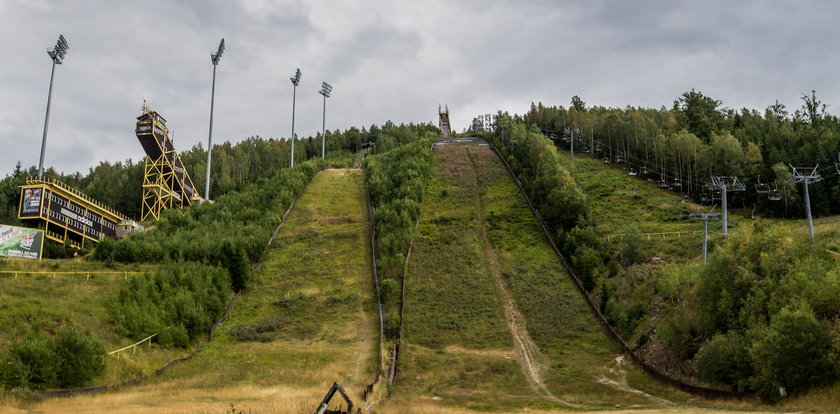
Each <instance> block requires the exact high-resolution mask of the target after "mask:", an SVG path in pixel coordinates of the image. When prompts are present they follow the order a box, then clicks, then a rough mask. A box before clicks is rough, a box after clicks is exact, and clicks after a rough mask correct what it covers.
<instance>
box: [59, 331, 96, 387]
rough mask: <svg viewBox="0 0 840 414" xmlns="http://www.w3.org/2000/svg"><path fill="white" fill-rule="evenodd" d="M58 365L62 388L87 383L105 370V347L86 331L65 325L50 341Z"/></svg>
mask: <svg viewBox="0 0 840 414" xmlns="http://www.w3.org/2000/svg"><path fill="white" fill-rule="evenodd" d="M50 347H51V348H52V350H53V353H54V355H55V358H56V364H57V365H58V381H57V385H58V386H59V387H62V388H70V387H79V386H82V385H85V384H87V383H88V382H89V381H90V380H91V379H93V378H94V377H95V376H97V375H99V374H100V373H102V371H103V370H105V359H104V355H105V349H104V348H103V347H102V344H101V343H99V342H97V341H96V340H94V339H93V338H92V337H91V336H90V335H89V334H87V333H86V332H82V331H80V330H78V328H75V327H72V326H69V325H64V326H62V327H61V328H59V330H58V335H57V336H56V337H55V339H54V340H53V341H52V342H51V343H50Z"/></svg>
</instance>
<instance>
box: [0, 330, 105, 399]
mask: <svg viewBox="0 0 840 414" xmlns="http://www.w3.org/2000/svg"><path fill="white" fill-rule="evenodd" d="M104 355H105V350H104V348H103V347H102V344H100V343H99V342H97V341H95V340H94V339H93V338H92V337H91V336H90V335H89V334H88V333H86V332H81V331H79V330H78V329H77V328H75V327H72V326H69V325H64V326H61V327H60V328H59V329H58V334H57V335H56V336H55V337H54V338H51V339H48V338H45V337H42V336H38V335H32V336H29V337H27V338H25V339H23V340H22V341H20V342H17V343H15V344H13V345H12V347H11V349H10V350H9V352H8V353H7V354H5V355H2V356H0V364H2V365H0V380H2V381H3V384H4V385H5V386H6V388H32V389H44V388H56V387H60V388H69V387H79V386H82V385H85V384H86V383H88V382H89V381H90V380H91V379H92V378H94V377H95V376H96V375H99V374H100V373H102V371H103V370H104V369H105V359H104Z"/></svg>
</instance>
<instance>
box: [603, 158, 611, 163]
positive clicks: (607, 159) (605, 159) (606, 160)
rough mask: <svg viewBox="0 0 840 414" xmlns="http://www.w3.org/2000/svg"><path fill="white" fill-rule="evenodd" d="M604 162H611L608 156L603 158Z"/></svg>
mask: <svg viewBox="0 0 840 414" xmlns="http://www.w3.org/2000/svg"><path fill="white" fill-rule="evenodd" d="M604 164H612V162H610V159H609V158H607V157H605V158H604Z"/></svg>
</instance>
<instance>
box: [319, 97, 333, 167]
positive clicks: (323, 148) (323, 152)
mask: <svg viewBox="0 0 840 414" xmlns="http://www.w3.org/2000/svg"><path fill="white" fill-rule="evenodd" d="M332 88H333V87H332V85H330V84H329V83H326V82H321V90H320V91H318V93H319V94H321V95H323V96H324V112H323V114H324V116H323V118H322V119H321V158H326V154H327V152H326V148H327V147H326V145H327V138H326V137H327V135H326V133H327V98H329V97H330V94H331V93H332Z"/></svg>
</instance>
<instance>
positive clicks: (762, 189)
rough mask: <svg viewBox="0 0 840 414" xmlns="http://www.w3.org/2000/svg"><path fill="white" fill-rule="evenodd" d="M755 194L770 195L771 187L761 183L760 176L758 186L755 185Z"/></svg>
mask: <svg viewBox="0 0 840 414" xmlns="http://www.w3.org/2000/svg"><path fill="white" fill-rule="evenodd" d="M755 192H756V193H759V194H769V193H770V186H769V185H767V184H762V183H761V176H760V175H759V176H758V184H756V185H755Z"/></svg>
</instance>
